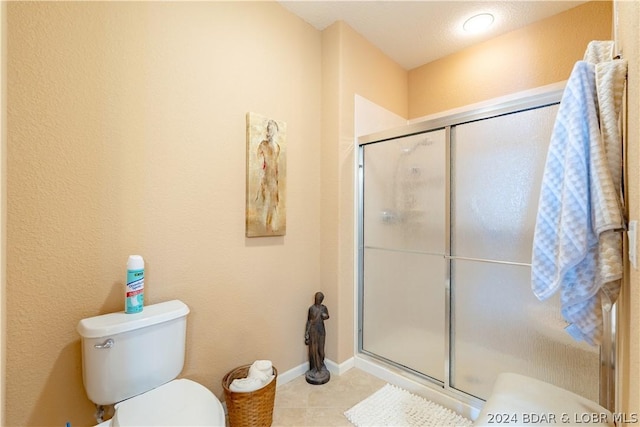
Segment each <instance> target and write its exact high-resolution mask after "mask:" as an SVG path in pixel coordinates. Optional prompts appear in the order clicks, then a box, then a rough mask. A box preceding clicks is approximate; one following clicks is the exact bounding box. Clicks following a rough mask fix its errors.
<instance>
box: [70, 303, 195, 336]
mask: <svg viewBox="0 0 640 427" xmlns="http://www.w3.org/2000/svg"><path fill="white" fill-rule="evenodd" d="M187 314H189V307H187V305H186V304H185V303H183V302H182V301H180V300H172V301H166V302H161V303H159V304H153V305H148V306H145V307H144V309H143V310H142V311H141V312H140V313H135V314H126V313H125V312H124V311H120V312H117V313H109V314H103V315H100V316H95V317H89V318H86V319H82V320H81V321H80V322H78V327H77V330H78V333H79V334H80V336H82V337H83V338H102V337H107V336H111V335H116V334H120V333H123V332H128V331H132V330H134V329H140V328H144V327H147V326H151V325H156V324H158V323H163V322H168V321H170V320H174V319H177V318H179V317H183V316H186V315H187Z"/></svg>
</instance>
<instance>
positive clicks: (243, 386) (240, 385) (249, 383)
mask: <svg viewBox="0 0 640 427" xmlns="http://www.w3.org/2000/svg"><path fill="white" fill-rule="evenodd" d="M264 386H265V383H264V381H262V380H260V379H259V378H236V379H235V380H233V381H231V384H229V390H231V391H234V392H240V393H248V392H251V391H256V390H258V389H260V388H262V387H264Z"/></svg>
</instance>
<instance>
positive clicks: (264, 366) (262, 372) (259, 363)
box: [248, 360, 273, 383]
mask: <svg viewBox="0 0 640 427" xmlns="http://www.w3.org/2000/svg"><path fill="white" fill-rule="evenodd" d="M248 377H249V378H259V379H260V380H261V381H262V382H263V383H268V382H270V381H271V380H272V379H273V365H272V364H271V361H270V360H256V361H255V362H253V364H252V365H251V366H250V367H249V374H248Z"/></svg>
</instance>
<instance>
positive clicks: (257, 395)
mask: <svg viewBox="0 0 640 427" xmlns="http://www.w3.org/2000/svg"><path fill="white" fill-rule="evenodd" d="M250 367H251V365H244V366H240V367H238V368H235V369H234V370H232V371H231V372H229V373H228V374H227V375H225V376H224V378H223V379H222V387H223V388H224V399H225V401H226V402H227V411H228V413H229V425H230V426H231V427H269V426H271V423H273V402H274V400H275V398H276V378H277V377H278V371H277V369H276V368H275V367H273V375H274V378H273V380H272V381H271V382H270V383H269V384H267V385H266V386H264V387H262V388H261V389H258V390H256V391H250V392H245V393H242V392H235V391H231V390H229V386H230V385H231V382H232V381H233V380H235V379H236V378H246V377H247V374H248V373H249V368H250Z"/></svg>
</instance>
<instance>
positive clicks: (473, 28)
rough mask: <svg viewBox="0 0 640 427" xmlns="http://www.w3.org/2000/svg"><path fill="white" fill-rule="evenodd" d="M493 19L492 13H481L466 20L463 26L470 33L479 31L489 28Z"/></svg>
mask: <svg viewBox="0 0 640 427" xmlns="http://www.w3.org/2000/svg"><path fill="white" fill-rule="evenodd" d="M493 19H494V18H493V15H492V14H490V13H480V14H478V15H475V16H472V17H471V18H469V19H467V20H466V21H464V24H463V25H462V28H463V29H464V30H465V31H466V32H468V33H479V32H481V31H484V30H486V29H487V28H489V27H490V26H491V24H493Z"/></svg>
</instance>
